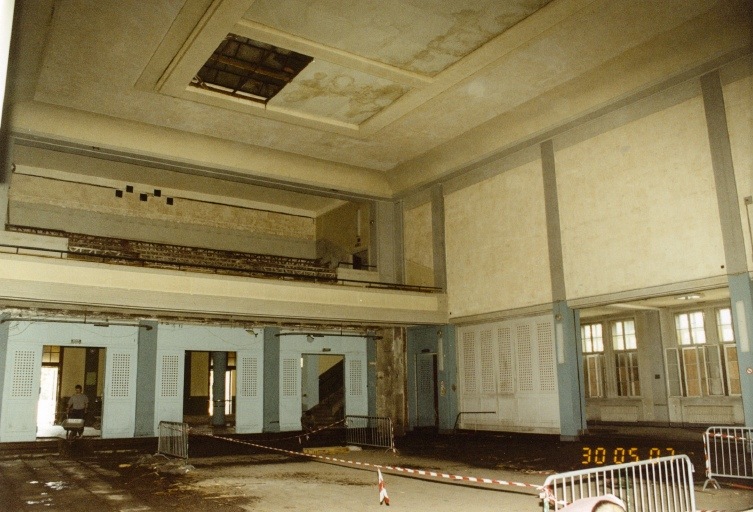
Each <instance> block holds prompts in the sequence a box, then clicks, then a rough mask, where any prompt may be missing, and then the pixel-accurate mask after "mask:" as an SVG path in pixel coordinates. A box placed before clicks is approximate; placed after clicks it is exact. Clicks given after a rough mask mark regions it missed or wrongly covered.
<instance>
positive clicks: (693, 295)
mask: <svg viewBox="0 0 753 512" xmlns="http://www.w3.org/2000/svg"><path fill="white" fill-rule="evenodd" d="M701 297H703V294H700V293H689V294H687V295H678V296H677V297H675V299H677V300H695V299H700V298H701Z"/></svg>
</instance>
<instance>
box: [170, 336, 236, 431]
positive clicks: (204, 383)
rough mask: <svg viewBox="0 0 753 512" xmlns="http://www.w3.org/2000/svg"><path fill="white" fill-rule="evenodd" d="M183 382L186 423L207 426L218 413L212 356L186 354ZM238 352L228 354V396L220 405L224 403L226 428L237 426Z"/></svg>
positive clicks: (225, 376)
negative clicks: (215, 410) (215, 405)
mask: <svg viewBox="0 0 753 512" xmlns="http://www.w3.org/2000/svg"><path fill="white" fill-rule="evenodd" d="M185 358H186V360H185V373H184V382H183V421H184V422H185V423H188V424H189V425H206V424H207V423H209V422H210V419H211V417H212V414H214V404H215V400H214V393H213V386H214V380H215V378H216V377H215V374H214V373H215V372H214V368H213V363H212V353H211V352H208V351H186V355H185ZM235 360H236V353H235V352H227V369H226V371H225V375H224V376H223V377H222V378H223V380H224V383H225V385H224V393H223V396H222V397H218V402H217V403H222V404H224V408H225V409H224V412H225V421H226V425H228V426H232V425H234V424H235V396H236V361H235Z"/></svg>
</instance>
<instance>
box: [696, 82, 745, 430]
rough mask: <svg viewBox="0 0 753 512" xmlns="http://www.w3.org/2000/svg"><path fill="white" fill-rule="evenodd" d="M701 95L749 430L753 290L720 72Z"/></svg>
mask: <svg viewBox="0 0 753 512" xmlns="http://www.w3.org/2000/svg"><path fill="white" fill-rule="evenodd" d="M701 92H702V94H703V107H704V112H705V114H706V128H707V130H708V133H709V152H710V154H711V166H712V169H713V171H714V184H715V185H716V195H717V206H718V208H719V219H720V222H721V228H722V241H723V243H724V260H725V267H726V272H727V281H728V283H729V293H730V302H731V304H732V319H733V323H734V329H735V341H736V345H737V358H738V367H739V369H740V386H741V391H742V401H743V414H744V417H745V426H746V427H753V354H752V353H751V351H750V326H751V325H753V299H752V298H751V297H753V289H752V288H751V282H750V278H749V277H748V262H747V257H746V253H745V239H744V238H743V226H742V220H741V218H740V207H739V199H738V194H737V182H736V180H735V169H734V166H733V162H732V147H731V145H730V140H729V131H728V128H727V112H726V110H725V108H724V91H723V89H722V82H721V79H720V77H719V72H718V71H713V72H711V73H708V74H706V75H704V76H702V77H701ZM749 371H750V373H749Z"/></svg>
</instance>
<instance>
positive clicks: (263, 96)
mask: <svg viewBox="0 0 753 512" xmlns="http://www.w3.org/2000/svg"><path fill="white" fill-rule="evenodd" d="M312 60H314V58H313V57H309V56H308V55H302V54H300V53H296V52H294V51H292V50H286V49H285V48H278V47H276V46H272V45H270V44H266V43H261V42H259V41H254V40H253V39H248V38H246V37H241V36H238V35H235V34H228V35H227V37H226V38H225V39H224V40H223V41H222V42H221V43H220V45H219V46H218V47H217V49H216V50H215V51H214V52H213V53H212V55H211V56H210V57H209V59H208V60H207V61H206V63H204V65H203V66H202V67H201V69H200V70H199V71H198V73H196V76H195V77H194V79H193V80H191V84H190V85H192V86H193V87H198V88H200V89H206V90H210V91H214V92H218V93H221V94H227V95H230V96H235V97H238V98H243V99H247V100H250V101H255V102H259V103H265V104H266V103H267V102H268V101H269V100H270V99H272V98H273V97H274V96H275V94H277V93H278V92H280V91H281V90H282V88H283V87H285V86H286V85H287V84H288V83H290V81H292V80H293V79H294V78H295V77H296V76H297V75H298V73H300V72H301V71H302V70H303V69H304V68H305V67H306V66H307V65H308V64H309V63H310V62H311V61H312Z"/></svg>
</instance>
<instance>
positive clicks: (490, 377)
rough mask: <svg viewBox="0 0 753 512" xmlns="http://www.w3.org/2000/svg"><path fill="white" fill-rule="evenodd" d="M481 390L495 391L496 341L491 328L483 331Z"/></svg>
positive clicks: (484, 391)
mask: <svg viewBox="0 0 753 512" xmlns="http://www.w3.org/2000/svg"><path fill="white" fill-rule="evenodd" d="M481 392H482V393H495V392H496V385H495V384H494V342H493V341H492V331H491V329H488V330H483V331H481Z"/></svg>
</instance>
